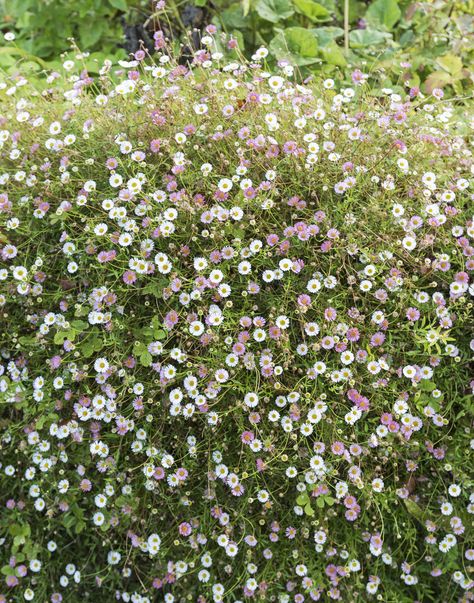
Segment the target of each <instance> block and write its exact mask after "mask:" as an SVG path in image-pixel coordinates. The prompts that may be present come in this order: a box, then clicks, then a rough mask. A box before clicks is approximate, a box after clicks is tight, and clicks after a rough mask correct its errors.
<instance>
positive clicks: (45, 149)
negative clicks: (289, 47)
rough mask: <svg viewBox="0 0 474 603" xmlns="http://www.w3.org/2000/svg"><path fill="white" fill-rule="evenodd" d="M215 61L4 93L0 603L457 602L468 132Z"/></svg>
mask: <svg viewBox="0 0 474 603" xmlns="http://www.w3.org/2000/svg"><path fill="white" fill-rule="evenodd" d="M212 34H213V31H212V28H211V29H210V30H209V35H208V36H207V37H206V38H204V40H203V42H204V44H205V45H207V49H206V50H201V51H199V52H198V53H197V54H196V55H195V57H194V60H193V64H192V65H191V66H183V65H178V64H177V63H175V62H174V61H173V60H172V59H171V58H170V57H169V56H168V55H167V54H166V44H165V41H164V38H163V48H162V54H161V55H160V57H159V59H158V61H157V63H156V64H152V63H151V62H150V61H149V59H148V58H147V57H146V55H145V53H144V52H138V53H136V55H135V57H133V60H130V61H129V62H122V64H121V65H119V66H113V65H111V64H110V63H105V64H104V65H103V66H101V67H100V72H99V74H98V76H97V77H92V76H91V75H90V73H89V72H87V71H86V70H85V69H83V67H82V57H81V55H78V56H77V57H76V58H75V59H71V60H67V61H65V62H64V64H63V69H62V72H61V73H51V74H49V75H47V76H46V77H45V80H44V82H43V83H42V85H41V86H40V85H39V84H37V87H36V88H35V86H33V85H32V84H30V83H29V82H28V81H27V79H26V78H25V77H24V76H22V75H17V76H15V77H14V78H10V79H8V80H6V81H4V82H3V83H2V84H1V85H0V88H1V90H0V94H1V96H2V101H1V102H2V106H1V107H2V108H1V111H2V113H1V117H0V156H1V165H0V220H1V226H2V230H1V234H0V261H1V266H0V306H1V307H0V321H1V331H2V335H1V337H2V341H1V346H0V347H1V350H0V351H1V358H0V361H1V362H0V401H1V418H0V421H1V423H0V426H1V438H2V439H1V442H2V455H1V461H0V463H1V466H0V475H1V478H0V479H1V495H0V500H1V504H2V507H1V509H2V510H1V512H0V526H1V528H2V539H1V553H2V559H3V564H2V565H3V567H2V569H1V572H2V578H1V584H0V601H2V602H6V601H22V600H27V601H31V600H34V601H40V602H42V603H43V602H47V601H50V602H51V603H59V602H61V601H62V602H76V601H82V600H83V599H84V597H86V598H87V597H89V600H92V601H100V600H102V601H106V602H109V601H114V600H119V601H132V602H134V603H147V602H151V601H165V602H166V603H173V602H175V603H177V602H178V601H185V600H186V601H191V600H192V601H197V602H198V603H206V602H209V603H210V602H215V603H218V602H220V601H229V602H236V601H239V602H243V601H257V600H260V601H279V602H281V603H287V602H288V603H289V602H294V603H303V602H309V601H317V600H321V601H329V600H335V601H345V602H349V601H366V600H379V601H385V602H388V603H391V602H393V603H395V602H397V603H403V602H407V603H408V602H410V603H412V602H413V601H423V602H425V601H444V600H446V601H447V600H450V601H454V600H458V601H468V600H472V599H473V595H472V592H471V591H472V587H473V581H472V578H471V576H470V571H472V562H473V560H474V548H470V547H472V544H471V545H470V544H469V535H468V531H469V528H470V527H471V525H472V514H473V513H474V491H473V490H472V479H471V478H472V475H469V459H470V460H471V461H472V448H474V439H472V434H471V432H470V427H471V420H472V414H471V410H472V399H471V398H470V394H471V393H472V389H473V387H474V382H470V377H469V364H468V363H469V360H470V357H471V356H472V350H473V348H474V342H473V341H471V335H470V334H469V333H468V329H467V327H468V324H469V320H470V319H472V302H471V301H469V300H470V297H471V296H472V295H473V294H474V285H473V280H472V272H473V269H474V240H473V239H474V224H473V217H472V200H473V192H472V173H473V169H472V151H471V150H470V148H469V142H468V140H467V139H466V138H465V137H464V134H463V133H462V132H461V131H460V130H459V129H458V126H461V122H462V121H464V122H466V120H467V119H468V117H466V116H463V120H460V119H459V114H460V111H462V110H463V109H462V107H456V106H455V105H454V104H452V103H447V102H445V101H444V100H443V99H442V98H441V97H442V93H441V92H440V91H436V90H435V93H434V95H433V97H430V98H425V97H423V96H422V95H420V94H419V93H418V92H417V91H415V92H413V93H412V94H409V93H408V92H407V93H405V92H404V90H403V89H400V90H398V91H397V90H390V89H386V90H384V91H383V94H382V96H380V97H371V95H370V90H367V89H366V86H367V84H365V78H364V77H363V74H362V72H360V71H357V72H355V76H354V77H353V78H352V80H353V81H352V82H346V83H344V82H337V81H334V80H332V79H327V80H324V81H322V82H303V83H299V84H298V83H296V82H297V77H296V74H295V73H294V72H293V68H292V67H291V65H288V64H285V63H282V64H281V65H280V68H279V71H278V73H276V74H271V73H268V72H266V71H265V56H266V50H265V49H264V48H262V49H260V51H258V52H257V53H256V54H255V55H254V56H253V57H252V61H253V62H251V63H248V62H246V61H244V60H243V59H242V58H241V57H238V55H237V54H235V56H234V58H233V59H227V58H226V57H225V56H224V54H223V53H221V52H219V48H220V46H219V44H220V43H221V40H220V39H217V38H214V37H213V35H212ZM232 52H235V53H236V52H237V51H232ZM359 74H360V77H359ZM470 178H471V180H470ZM469 455H471V456H470V457H469Z"/></svg>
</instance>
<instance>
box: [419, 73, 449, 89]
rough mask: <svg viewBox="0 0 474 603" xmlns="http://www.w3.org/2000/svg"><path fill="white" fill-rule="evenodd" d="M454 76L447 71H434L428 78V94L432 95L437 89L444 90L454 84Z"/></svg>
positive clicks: (426, 84)
mask: <svg viewBox="0 0 474 603" xmlns="http://www.w3.org/2000/svg"><path fill="white" fill-rule="evenodd" d="M452 79H453V78H452V76H451V75H450V74H449V73H447V72H446V71H433V73H430V75H429V76H428V77H427V78H426V81H425V88H426V92H428V94H431V93H432V92H433V90H434V89H435V88H443V87H444V86H446V85H447V84H451V83H452Z"/></svg>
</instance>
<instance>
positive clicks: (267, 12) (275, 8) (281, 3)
mask: <svg viewBox="0 0 474 603" xmlns="http://www.w3.org/2000/svg"><path fill="white" fill-rule="evenodd" d="M255 10H256V11H257V13H258V14H259V16H260V17H262V19H265V21H270V22H271V23H278V22H279V21H284V20H285V19H288V17H291V15H293V14H294V12H295V10H294V8H293V7H292V5H291V4H290V2H289V0H258V1H257V4H256V5H255Z"/></svg>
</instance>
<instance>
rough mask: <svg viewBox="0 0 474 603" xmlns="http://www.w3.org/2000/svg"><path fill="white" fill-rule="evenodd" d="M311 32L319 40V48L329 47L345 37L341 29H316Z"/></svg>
mask: <svg viewBox="0 0 474 603" xmlns="http://www.w3.org/2000/svg"><path fill="white" fill-rule="evenodd" d="M311 31H312V32H313V33H314V34H315V36H316V37H317V38H318V44H319V46H327V45H328V44H330V43H331V42H333V41H334V40H337V39H338V38H342V37H343V35H344V30H343V29H341V28H340V27H316V28H314V29H312V30H311Z"/></svg>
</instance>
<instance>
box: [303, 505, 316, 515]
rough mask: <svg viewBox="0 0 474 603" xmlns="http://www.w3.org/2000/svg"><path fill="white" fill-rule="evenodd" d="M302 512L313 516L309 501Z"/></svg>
mask: <svg viewBox="0 0 474 603" xmlns="http://www.w3.org/2000/svg"><path fill="white" fill-rule="evenodd" d="M304 512H305V514H306V515H308V517H313V515H314V509H313V507H312V506H311V505H310V504H309V503H308V504H307V505H306V506H305V508H304Z"/></svg>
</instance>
